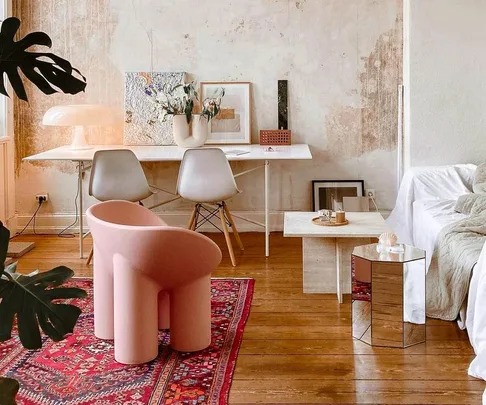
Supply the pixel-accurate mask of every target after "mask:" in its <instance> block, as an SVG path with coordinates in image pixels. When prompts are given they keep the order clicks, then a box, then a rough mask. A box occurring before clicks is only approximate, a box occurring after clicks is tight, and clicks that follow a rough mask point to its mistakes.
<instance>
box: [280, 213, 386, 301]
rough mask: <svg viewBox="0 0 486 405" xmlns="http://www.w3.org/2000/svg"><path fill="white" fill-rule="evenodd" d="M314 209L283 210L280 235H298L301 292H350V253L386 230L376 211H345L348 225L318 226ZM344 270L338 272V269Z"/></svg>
mask: <svg viewBox="0 0 486 405" xmlns="http://www.w3.org/2000/svg"><path fill="white" fill-rule="evenodd" d="M316 216H317V214H316V213H315V212H286V213H285V220H284V236H286V237H297V238H302V250H303V252H302V253H303V270H304V293H337V296H338V300H339V302H340V303H342V302H343V292H344V293H347V294H350V293H351V270H350V269H351V253H352V251H353V248H354V247H355V246H360V245H367V244H370V243H374V242H376V239H377V238H378V237H379V236H380V235H381V234H382V233H383V232H390V228H388V226H387V224H386V222H385V220H384V219H383V217H382V216H381V214H380V213H379V212H347V213H346V219H347V220H348V221H349V224H348V225H344V226H319V225H315V224H313V223H312V218H315V217H316ZM343 268H344V269H345V270H344V273H343V272H342V269H343Z"/></svg>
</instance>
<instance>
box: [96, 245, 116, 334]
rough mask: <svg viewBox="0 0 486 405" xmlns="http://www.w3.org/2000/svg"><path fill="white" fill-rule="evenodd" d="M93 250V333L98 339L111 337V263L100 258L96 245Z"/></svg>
mask: <svg viewBox="0 0 486 405" xmlns="http://www.w3.org/2000/svg"><path fill="white" fill-rule="evenodd" d="M94 251H95V255H94V264H93V295H94V297H93V301H94V334H95V336H96V337H97V338H99V339H113V338H114V324H113V271H112V267H113V264H112V262H111V260H109V261H108V260H102V255H100V254H98V253H97V249H96V246H95V247H94Z"/></svg>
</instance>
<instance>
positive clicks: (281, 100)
mask: <svg viewBox="0 0 486 405" xmlns="http://www.w3.org/2000/svg"><path fill="white" fill-rule="evenodd" d="M278 129H289V107H288V80H279V81H278Z"/></svg>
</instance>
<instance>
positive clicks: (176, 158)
mask: <svg viewBox="0 0 486 405" xmlns="http://www.w3.org/2000/svg"><path fill="white" fill-rule="evenodd" d="M213 147H218V146H213ZM219 148H220V149H222V150H223V151H224V152H228V151H232V150H244V151H246V152H248V153H245V154H242V155H233V154H228V155H227V157H228V160H230V161H263V162H264V164H263V165H260V166H257V167H254V168H252V169H249V170H246V171H245V172H243V173H241V174H240V175H242V174H247V173H250V172H253V171H255V170H257V169H260V168H264V169H265V190H264V193H265V223H264V224H258V225H262V226H264V228H265V255H266V256H269V254H270V245H269V192H270V161H272V160H308V159H312V154H311V152H310V149H309V146H308V145H305V144H296V145H290V146H273V147H272V148H273V149H274V151H273V152H266V151H265V147H264V146H261V145H228V146H219ZM107 149H130V150H131V151H133V152H134V153H135V155H136V156H137V158H138V160H139V161H141V162H180V161H181V160H182V156H183V155H184V152H185V150H186V148H179V147H178V146H125V145H93V147H92V148H91V149H86V150H72V149H69V147H68V146H62V147H60V148H55V149H51V150H48V151H45V152H42V153H39V154H37V155H33V156H28V157H26V158H24V160H26V161H33V160H68V161H72V162H75V163H76V164H77V167H78V186H79V213H80V215H79V254H80V257H81V258H82V257H83V238H84V229H83V173H84V172H86V171H87V170H89V169H90V168H91V166H90V162H91V161H92V160H93V156H94V154H95V152H96V151H98V150H107ZM236 176H238V174H236ZM252 222H254V221H252Z"/></svg>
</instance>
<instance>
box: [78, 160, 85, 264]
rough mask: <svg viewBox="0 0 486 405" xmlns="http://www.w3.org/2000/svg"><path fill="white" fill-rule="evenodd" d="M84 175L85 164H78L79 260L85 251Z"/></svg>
mask: <svg viewBox="0 0 486 405" xmlns="http://www.w3.org/2000/svg"><path fill="white" fill-rule="evenodd" d="M83 174H84V163H83V162H78V190H79V193H78V199H79V200H78V201H79V204H78V206H79V212H78V216H79V217H78V218H79V258H80V259H83V258H84V251H83V240H84V228H83Z"/></svg>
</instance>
